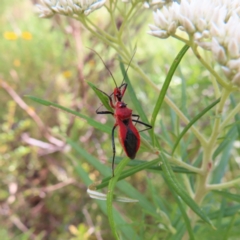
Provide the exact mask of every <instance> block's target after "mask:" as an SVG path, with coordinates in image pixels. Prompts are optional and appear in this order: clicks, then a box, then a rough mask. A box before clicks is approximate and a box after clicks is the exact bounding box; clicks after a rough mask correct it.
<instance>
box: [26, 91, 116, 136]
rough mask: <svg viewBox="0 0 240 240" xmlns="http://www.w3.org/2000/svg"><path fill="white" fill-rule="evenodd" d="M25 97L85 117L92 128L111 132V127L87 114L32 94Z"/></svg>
mask: <svg viewBox="0 0 240 240" xmlns="http://www.w3.org/2000/svg"><path fill="white" fill-rule="evenodd" d="M25 97H27V98H29V99H31V100H33V101H35V102H37V103H40V104H42V105H45V106H49V107H53V108H57V109H61V110H63V111H65V112H68V113H71V114H73V115H74V116H76V117H80V118H82V119H85V120H86V121H87V123H88V124H89V125H91V126H93V127H94V128H96V129H98V130H100V131H102V132H105V133H108V134H111V132H112V129H111V128H110V127H109V126H107V125H104V124H102V123H99V122H97V121H95V120H93V119H92V118H90V117H88V116H86V115H84V114H81V113H79V112H76V111H74V110H71V109H69V108H66V107H63V106H61V105H59V104H57V103H53V102H50V101H46V100H43V99H41V98H37V97H34V96H30V95H26V96H25Z"/></svg>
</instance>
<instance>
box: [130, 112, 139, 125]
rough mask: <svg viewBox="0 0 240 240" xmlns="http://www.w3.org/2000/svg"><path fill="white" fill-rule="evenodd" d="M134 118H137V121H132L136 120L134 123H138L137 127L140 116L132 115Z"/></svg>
mask: <svg viewBox="0 0 240 240" xmlns="http://www.w3.org/2000/svg"><path fill="white" fill-rule="evenodd" d="M132 117H136V118H137V120H134V119H132V120H134V121H133V122H136V123H135V125H136V124H137V122H138V119H139V118H140V116H139V115H138V114H132Z"/></svg>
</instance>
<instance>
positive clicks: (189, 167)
mask: <svg viewBox="0 0 240 240" xmlns="http://www.w3.org/2000/svg"><path fill="white" fill-rule="evenodd" d="M163 154H164V155H165V156H166V158H167V159H168V161H169V162H170V163H174V164H175V165H176V166H179V167H183V168H186V169H187V170H189V171H191V172H195V173H199V174H202V170H201V169H200V168H197V167H193V166H192V165H189V164H187V163H185V162H183V161H181V160H179V159H177V158H175V157H172V156H171V155H168V154H165V153H163Z"/></svg>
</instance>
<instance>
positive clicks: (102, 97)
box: [87, 82, 113, 112]
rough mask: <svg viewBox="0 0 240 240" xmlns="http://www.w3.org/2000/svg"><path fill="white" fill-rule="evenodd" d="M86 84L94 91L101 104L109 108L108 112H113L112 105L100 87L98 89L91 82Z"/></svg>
mask: <svg viewBox="0 0 240 240" xmlns="http://www.w3.org/2000/svg"><path fill="white" fill-rule="evenodd" d="M87 84H88V85H89V86H90V87H91V88H92V90H93V91H94V92H95V93H96V95H97V96H98V98H99V99H100V100H101V102H102V104H103V106H104V107H105V108H106V109H107V110H109V111H110V112H113V109H112V107H111V106H110V103H109V98H108V97H107V95H106V94H104V93H103V92H102V91H101V90H100V89H98V88H97V87H96V86H95V85H94V84H93V83H91V82H87Z"/></svg>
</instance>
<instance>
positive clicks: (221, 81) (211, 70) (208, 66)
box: [190, 39, 232, 90]
mask: <svg viewBox="0 0 240 240" xmlns="http://www.w3.org/2000/svg"><path fill="white" fill-rule="evenodd" d="M190 43H191V48H192V50H193V53H194V54H195V56H196V57H197V59H198V60H199V61H200V62H201V63H202V65H203V66H204V67H205V68H206V69H207V70H208V71H209V72H210V73H211V74H212V75H213V76H214V77H215V78H216V80H217V81H218V83H219V84H220V85H222V87H224V88H226V89H228V90H232V84H231V83H230V82H229V83H227V82H226V81H224V80H223V79H222V78H221V77H220V76H219V75H218V74H217V73H216V72H215V71H214V69H213V68H212V67H211V66H210V65H209V64H208V63H207V62H206V61H205V60H204V59H203V58H202V57H201V55H200V53H199V52H198V50H197V47H198V45H196V44H195V43H194V42H193V39H191V41H190Z"/></svg>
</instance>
